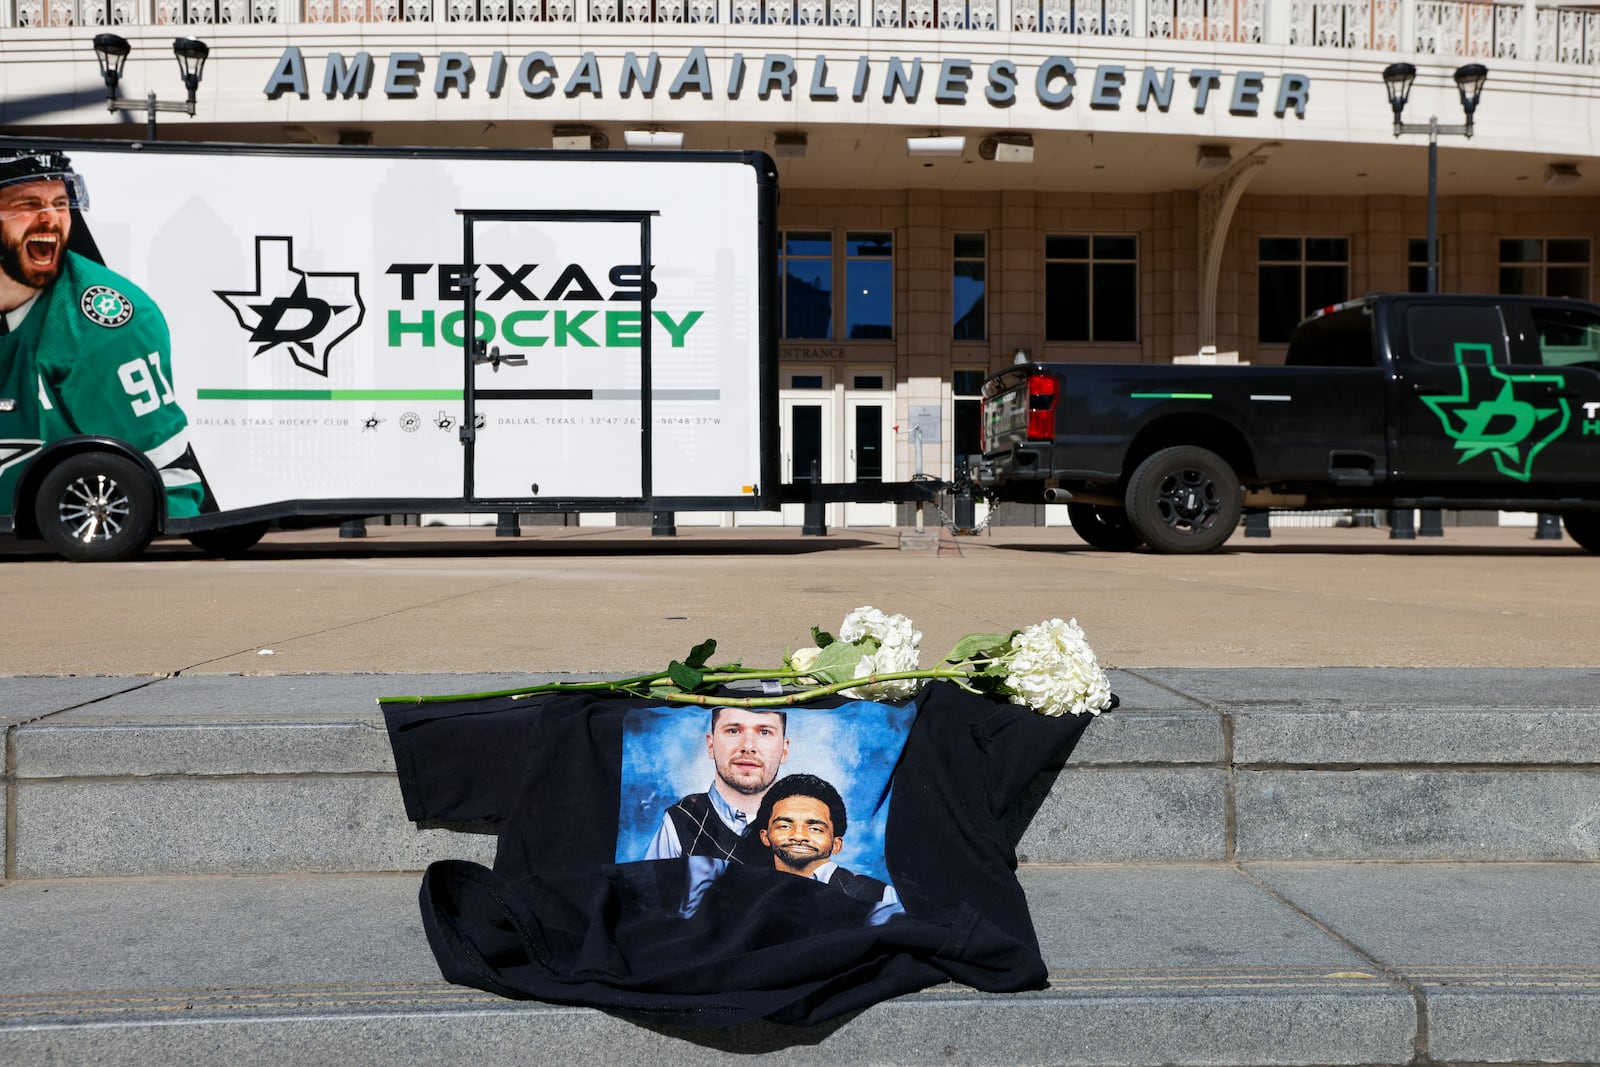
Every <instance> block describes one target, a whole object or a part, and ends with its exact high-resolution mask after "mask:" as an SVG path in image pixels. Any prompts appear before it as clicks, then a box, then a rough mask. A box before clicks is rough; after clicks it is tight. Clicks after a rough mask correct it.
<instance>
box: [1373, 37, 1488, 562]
mask: <svg viewBox="0 0 1600 1067" xmlns="http://www.w3.org/2000/svg"><path fill="white" fill-rule="evenodd" d="M1488 77H1489V68H1488V67H1485V66H1484V65H1483V64H1482V63H1468V64H1467V65H1466V66H1463V67H1457V68H1456V73H1455V81H1456V91H1457V92H1458V93H1460V94H1461V110H1462V111H1463V112H1464V113H1465V114H1466V117H1467V121H1466V122H1464V123H1461V124H1459V125H1454V126H1441V125H1440V124H1439V116H1437V115H1429V116H1428V121H1427V122H1426V123H1420V122H1406V121H1404V119H1403V118H1402V117H1401V115H1402V113H1403V112H1404V111H1405V109H1406V100H1407V99H1409V98H1410V96H1411V83H1412V82H1414V81H1416V78H1417V68H1416V67H1414V66H1412V65H1411V64H1410V63H1390V64H1389V65H1388V66H1387V67H1385V68H1384V70H1383V84H1384V88H1386V89H1387V90H1388V91H1389V106H1390V107H1391V108H1392V109H1393V110H1394V135H1395V136H1396V137H1399V136H1401V135H1402V134H1407V133H1425V134H1427V135H1428V292H1430V293H1437V292H1438V291H1439V135H1440V134H1441V133H1446V134H1456V135H1459V136H1462V137H1471V136H1472V117H1473V115H1474V114H1475V113H1476V112H1477V110H1478V98H1479V97H1481V96H1482V95H1483V83H1484V82H1485V81H1486V80H1488ZM1391 516H1392V517H1391V520H1390V526H1389V536H1390V537H1391V538H1410V537H1414V536H1416V532H1415V531H1414V529H1413V527H1412V524H1411V511H1410V509H1409V508H1407V509H1399V510H1396V511H1394V512H1392V513H1391ZM1421 533H1422V535H1423V536H1424V537H1442V536H1443V535H1444V526H1443V523H1442V521H1441V518H1440V515H1439V512H1438V510H1437V509H1434V508H1425V509H1423V512H1422V530H1421Z"/></svg>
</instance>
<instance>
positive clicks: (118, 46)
mask: <svg viewBox="0 0 1600 1067" xmlns="http://www.w3.org/2000/svg"><path fill="white" fill-rule="evenodd" d="M132 51H133V46H132V45H130V44H129V43H128V40H127V38H125V37H119V36H118V35H117V34H114V33H100V34H96V35H95V38H94V56H95V59H96V60H97V61H98V62H99V64H100V77H102V78H104V79H105V83H106V110H107V111H143V112H144V113H145V116H146V118H147V120H148V127H147V129H148V139H149V140H152V141H154V140H155V139H156V112H158V111H176V112H181V113H182V114H185V115H188V116H189V117H190V118H193V117H194V104H195V93H196V92H197V91H198V90H199V88H200V76H201V74H202V73H203V72H204V70H205V67H206V57H207V56H209V55H210V54H211V47H210V46H209V45H207V44H206V43H205V42H204V41H202V40H200V39H199V38H196V37H179V38H178V39H177V40H175V41H173V42H172V54H173V55H175V56H177V57H178V72H179V74H180V75H181V76H182V78H183V86H184V88H185V89H187V90H188V92H189V98H188V99H187V100H186V101H184V102H183V103H181V104H173V103H168V102H166V101H163V100H157V99H156V94H155V91H154V90H151V92H150V94H149V96H147V97H146V98H145V102H144V103H142V104H134V103H125V102H123V101H121V100H118V99H117V87H118V85H119V84H120V83H121V82H122V65H123V64H124V63H126V62H127V61H128V54H129V53H130V52H132Z"/></svg>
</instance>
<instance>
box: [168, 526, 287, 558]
mask: <svg viewBox="0 0 1600 1067" xmlns="http://www.w3.org/2000/svg"><path fill="white" fill-rule="evenodd" d="M271 525H272V524H271V523H270V522H247V523H243V524H242V525H239V526H223V527H221V528H220V529H216V530H196V531H195V532H194V533H192V534H186V535H185V536H187V537H188V538H189V543H190V544H191V545H193V546H194V547H196V548H198V549H199V550H200V551H202V552H204V553H206V554H207V555H211V556H235V555H238V554H239V553H240V552H248V551H249V550H250V549H252V548H254V547H255V545H256V542H257V541H260V540H261V539H262V538H263V537H265V536H266V535H267V530H268V528H269V527H271Z"/></svg>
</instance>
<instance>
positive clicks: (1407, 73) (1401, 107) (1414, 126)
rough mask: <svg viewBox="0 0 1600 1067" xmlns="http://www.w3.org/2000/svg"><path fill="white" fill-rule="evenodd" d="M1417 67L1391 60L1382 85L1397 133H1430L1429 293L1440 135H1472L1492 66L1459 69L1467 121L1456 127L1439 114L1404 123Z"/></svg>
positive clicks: (1434, 264)
mask: <svg viewBox="0 0 1600 1067" xmlns="http://www.w3.org/2000/svg"><path fill="white" fill-rule="evenodd" d="M1416 77H1417V68H1416V67H1414V66H1412V65H1411V64H1410V63H1390V64H1389V65H1388V66H1387V67H1385V68H1384V71H1383V84H1384V87H1385V88H1387V89H1388V90H1389V106H1390V107H1391V108H1393V109H1394V135H1395V136H1396V137H1399V136H1400V135H1402V134H1407V133H1425V134H1427V135H1428V292H1430V293H1437V292H1438V291H1439V135H1440V134H1441V133H1447V134H1457V135H1459V136H1462V137H1471V136H1472V117H1473V115H1474V114H1475V113H1476V112H1477V110H1478V98H1479V97H1481V96H1482V95H1483V83H1484V82H1485V81H1487V80H1488V78H1489V68H1488V67H1486V66H1484V65H1483V64H1482V63H1468V64H1467V65H1466V66H1464V67H1457V68H1456V74H1455V79H1456V91H1457V92H1459V93H1460V94H1461V110H1462V111H1464V112H1465V113H1466V116H1467V121H1466V122H1464V123H1461V124H1460V125H1455V126H1441V125H1440V124H1439V116H1437V115H1430V116H1428V121H1427V122H1426V123H1421V122H1405V121H1403V120H1402V119H1401V113H1402V112H1403V111H1405V109H1406V100H1407V99H1408V98H1409V97H1410V96H1411V83H1412V82H1413V81H1415V80H1416Z"/></svg>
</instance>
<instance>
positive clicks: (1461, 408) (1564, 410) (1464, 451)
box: [1419, 343, 1572, 482]
mask: <svg viewBox="0 0 1600 1067" xmlns="http://www.w3.org/2000/svg"><path fill="white" fill-rule="evenodd" d="M1469 352H1477V353H1481V354H1482V362H1481V363H1476V364H1474V366H1481V367H1483V368H1484V369H1485V370H1487V371H1488V372H1489V374H1490V375H1491V376H1492V377H1493V378H1494V380H1495V381H1497V382H1498V383H1499V385H1498V388H1493V389H1492V392H1493V394H1494V395H1493V396H1489V395H1482V389H1481V383H1482V381H1483V379H1481V378H1480V379H1479V382H1480V395H1478V396H1473V395H1472V381H1471V378H1470V376H1469V375H1468V374H1467V359H1466V357H1467V353H1469ZM1455 355H1456V369H1457V371H1458V372H1459V373H1460V375H1461V391H1460V392H1459V393H1457V394H1455V395H1433V396H1427V395H1423V396H1421V397H1419V399H1420V400H1421V401H1422V402H1423V403H1424V404H1426V405H1428V408H1429V409H1430V410H1431V411H1432V412H1433V413H1434V414H1435V415H1437V416H1438V417H1439V422H1440V423H1441V424H1443V426H1444V432H1445V433H1446V434H1448V435H1450V437H1451V438H1452V439H1453V440H1454V441H1455V448H1456V449H1457V450H1458V451H1459V452H1460V453H1461V458H1460V459H1459V460H1458V461H1457V462H1458V463H1466V462H1468V461H1470V460H1473V459H1476V458H1477V457H1479V456H1482V455H1485V454H1488V455H1489V456H1490V457H1491V458H1492V459H1493V460H1494V465H1495V469H1496V470H1498V471H1499V472H1500V473H1501V474H1503V475H1505V476H1506V477H1507V478H1515V479H1516V480H1517V481H1519V482H1526V481H1529V480H1531V479H1532V477H1533V461H1534V460H1535V459H1536V458H1537V457H1538V455H1539V453H1540V452H1543V451H1544V450H1545V448H1547V447H1548V446H1549V445H1550V443H1551V442H1553V441H1554V440H1555V439H1556V438H1558V437H1560V436H1561V435H1562V434H1563V433H1565V432H1566V429H1567V426H1568V425H1569V424H1570V423H1571V421H1572V406H1571V405H1570V404H1568V403H1567V401H1566V398H1565V397H1561V396H1557V395H1555V392H1556V391H1557V390H1564V389H1565V388H1566V384H1567V380H1566V377H1565V376H1564V375H1561V374H1532V373H1530V374H1512V373H1508V372H1507V371H1505V370H1502V369H1501V368H1500V367H1497V366H1495V365H1494V364H1493V362H1491V360H1492V359H1493V351H1492V350H1491V349H1490V346H1488V345H1483V344H1466V343H1462V344H1458V345H1456V346H1455ZM1530 394H1536V395H1537V400H1536V401H1535V400H1529V399H1527V397H1528V396H1529V395H1530Z"/></svg>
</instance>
